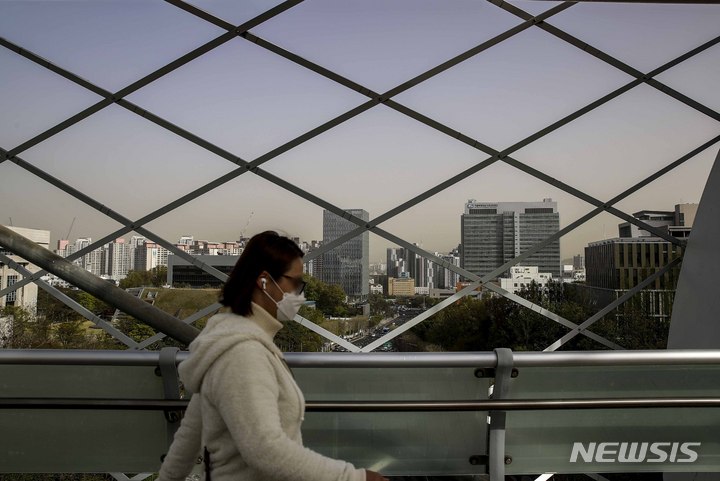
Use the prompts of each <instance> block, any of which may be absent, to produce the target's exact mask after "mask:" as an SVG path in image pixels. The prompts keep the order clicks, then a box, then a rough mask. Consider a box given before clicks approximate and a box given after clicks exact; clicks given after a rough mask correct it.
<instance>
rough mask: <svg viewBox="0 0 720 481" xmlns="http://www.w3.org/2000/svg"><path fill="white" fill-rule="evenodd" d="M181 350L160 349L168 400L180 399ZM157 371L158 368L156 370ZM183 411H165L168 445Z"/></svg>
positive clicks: (160, 366)
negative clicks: (178, 363)
mask: <svg viewBox="0 0 720 481" xmlns="http://www.w3.org/2000/svg"><path fill="white" fill-rule="evenodd" d="M179 351H180V349H179V348H177V347H164V348H162V349H161V350H160V356H159V359H158V365H159V368H160V373H159V374H160V377H162V382H163V394H164V396H165V399H167V400H176V399H180V380H179V378H178V370H177V360H176V358H177V353H178V352H179ZM156 372H157V370H156ZM182 416H183V412H182V411H178V410H173V409H169V410H166V411H165V420H166V421H167V423H168V424H167V435H168V445H170V443H172V440H173V437H174V436H175V431H177V428H178V427H180V421H181V420H182Z"/></svg>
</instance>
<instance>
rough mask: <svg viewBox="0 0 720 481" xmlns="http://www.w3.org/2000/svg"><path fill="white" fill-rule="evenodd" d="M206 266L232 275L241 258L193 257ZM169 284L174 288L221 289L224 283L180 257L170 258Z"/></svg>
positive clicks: (171, 256)
mask: <svg viewBox="0 0 720 481" xmlns="http://www.w3.org/2000/svg"><path fill="white" fill-rule="evenodd" d="M193 257H195V258H197V259H198V260H199V261H201V262H202V263H204V264H207V265H209V266H211V267H214V268H215V269H217V270H219V271H220V272H222V273H223V274H227V275H230V273H231V272H232V270H233V267H235V264H236V263H237V260H238V258H239V257H240V256H237V255H230V256H225V255H198V256H193ZM167 266H168V270H167V283H168V285H170V286H172V287H194V288H200V287H210V288H219V287H220V286H222V285H223V281H221V280H220V279H218V278H217V277H215V276H213V275H212V274H208V273H207V272H205V271H204V270H202V269H200V268H199V267H197V266H195V265H193V264H191V263H190V262H189V261H188V260H187V259H183V258H182V257H180V256H176V255H170V256H168V264H167Z"/></svg>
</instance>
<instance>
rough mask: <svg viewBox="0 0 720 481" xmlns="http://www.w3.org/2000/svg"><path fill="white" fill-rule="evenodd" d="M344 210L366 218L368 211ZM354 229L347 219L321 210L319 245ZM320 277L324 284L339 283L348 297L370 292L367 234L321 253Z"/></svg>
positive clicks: (359, 297)
mask: <svg viewBox="0 0 720 481" xmlns="http://www.w3.org/2000/svg"><path fill="white" fill-rule="evenodd" d="M345 212H347V213H349V214H351V215H354V216H355V217H359V218H360V219H362V220H364V221H368V220H370V214H368V212H367V211H365V210H362V209H346V210H345ZM356 228H357V225H356V224H355V223H353V222H350V221H349V220H346V219H343V218H342V217H340V216H338V215H336V214H334V213H333V212H330V211H328V210H324V211H323V244H324V245H325V244H327V243H329V242H332V241H334V240H335V239H337V238H339V237H342V236H343V235H345V234H347V233H348V232H350V231H352V230H354V229H356ZM322 257H323V259H322V270H321V271H320V272H321V275H320V279H321V280H322V281H323V282H325V283H327V284H338V285H340V286H341V287H342V288H343V290H344V291H345V294H347V296H348V297H350V298H354V299H356V300H361V299H366V298H367V296H368V294H369V292H370V287H369V286H370V282H369V272H370V234H369V233H368V232H367V231H365V232H363V233H362V234H360V235H358V236H356V237H354V238H352V239H350V240H348V241H346V242H344V243H343V244H342V245H340V246H338V247H336V248H334V249H332V250H330V251H328V252H326V253H325V254H323V256H322Z"/></svg>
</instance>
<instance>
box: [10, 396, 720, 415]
mask: <svg viewBox="0 0 720 481" xmlns="http://www.w3.org/2000/svg"><path fill="white" fill-rule="evenodd" d="M189 402H190V401H189V400H168V399H90V398H4V399H3V398H0V409H91V410H133V411H137V410H139V411H165V410H184V409H186V408H187V406H188V404H189ZM717 407H720V398H718V397H675V398H595V399H512V400H504V399H503V400H501V399H497V400H496V399H489V400H471V401H308V402H307V403H306V407H305V408H306V409H305V410H306V411H307V412H418V411H423V412H437V411H442V412H456V411H547V410H562V409H564V410H570V409H639V408H646V409H655V408H717Z"/></svg>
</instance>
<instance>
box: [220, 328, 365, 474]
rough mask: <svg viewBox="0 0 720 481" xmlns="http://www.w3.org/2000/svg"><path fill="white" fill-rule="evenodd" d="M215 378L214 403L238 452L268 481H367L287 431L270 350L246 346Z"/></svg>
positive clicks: (358, 471)
mask: <svg viewBox="0 0 720 481" xmlns="http://www.w3.org/2000/svg"><path fill="white" fill-rule="evenodd" d="M212 371H215V372H213V373H212V374H211V375H210V380H211V382H210V386H211V394H210V396H211V399H212V400H213V401H214V404H216V406H217V407H218V411H219V412H220V415H221V416H222V418H223V421H224V422H225V424H226V426H227V428H228V431H229V432H230V434H231V436H232V438H233V440H234V441H235V444H236V445H237V448H238V451H239V452H240V454H241V455H242V457H243V459H244V460H245V461H246V462H247V463H248V465H249V466H250V467H251V468H252V469H254V470H255V471H257V472H258V473H259V474H260V475H261V476H260V477H261V478H263V479H276V480H283V481H365V471H364V470H363V469H356V468H355V467H354V466H353V465H352V464H350V463H347V462H345V461H339V460H335V459H332V458H328V457H325V456H323V455H321V454H319V453H316V452H314V451H312V450H310V449H308V448H305V447H303V446H302V445H301V444H300V443H298V442H296V441H294V440H292V439H290V438H289V437H288V436H287V435H286V434H285V432H284V431H283V429H282V426H281V423H280V413H279V409H278V394H279V386H278V381H277V378H276V372H275V369H274V368H273V365H272V361H271V359H270V357H269V355H268V351H267V349H266V348H265V347H264V346H262V345H261V344H260V343H256V342H244V343H242V344H241V345H239V346H237V347H236V348H233V349H232V351H229V352H227V353H226V355H224V356H222V357H221V358H220V359H218V360H217V361H216V363H215V365H214V366H213V368H212Z"/></svg>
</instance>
